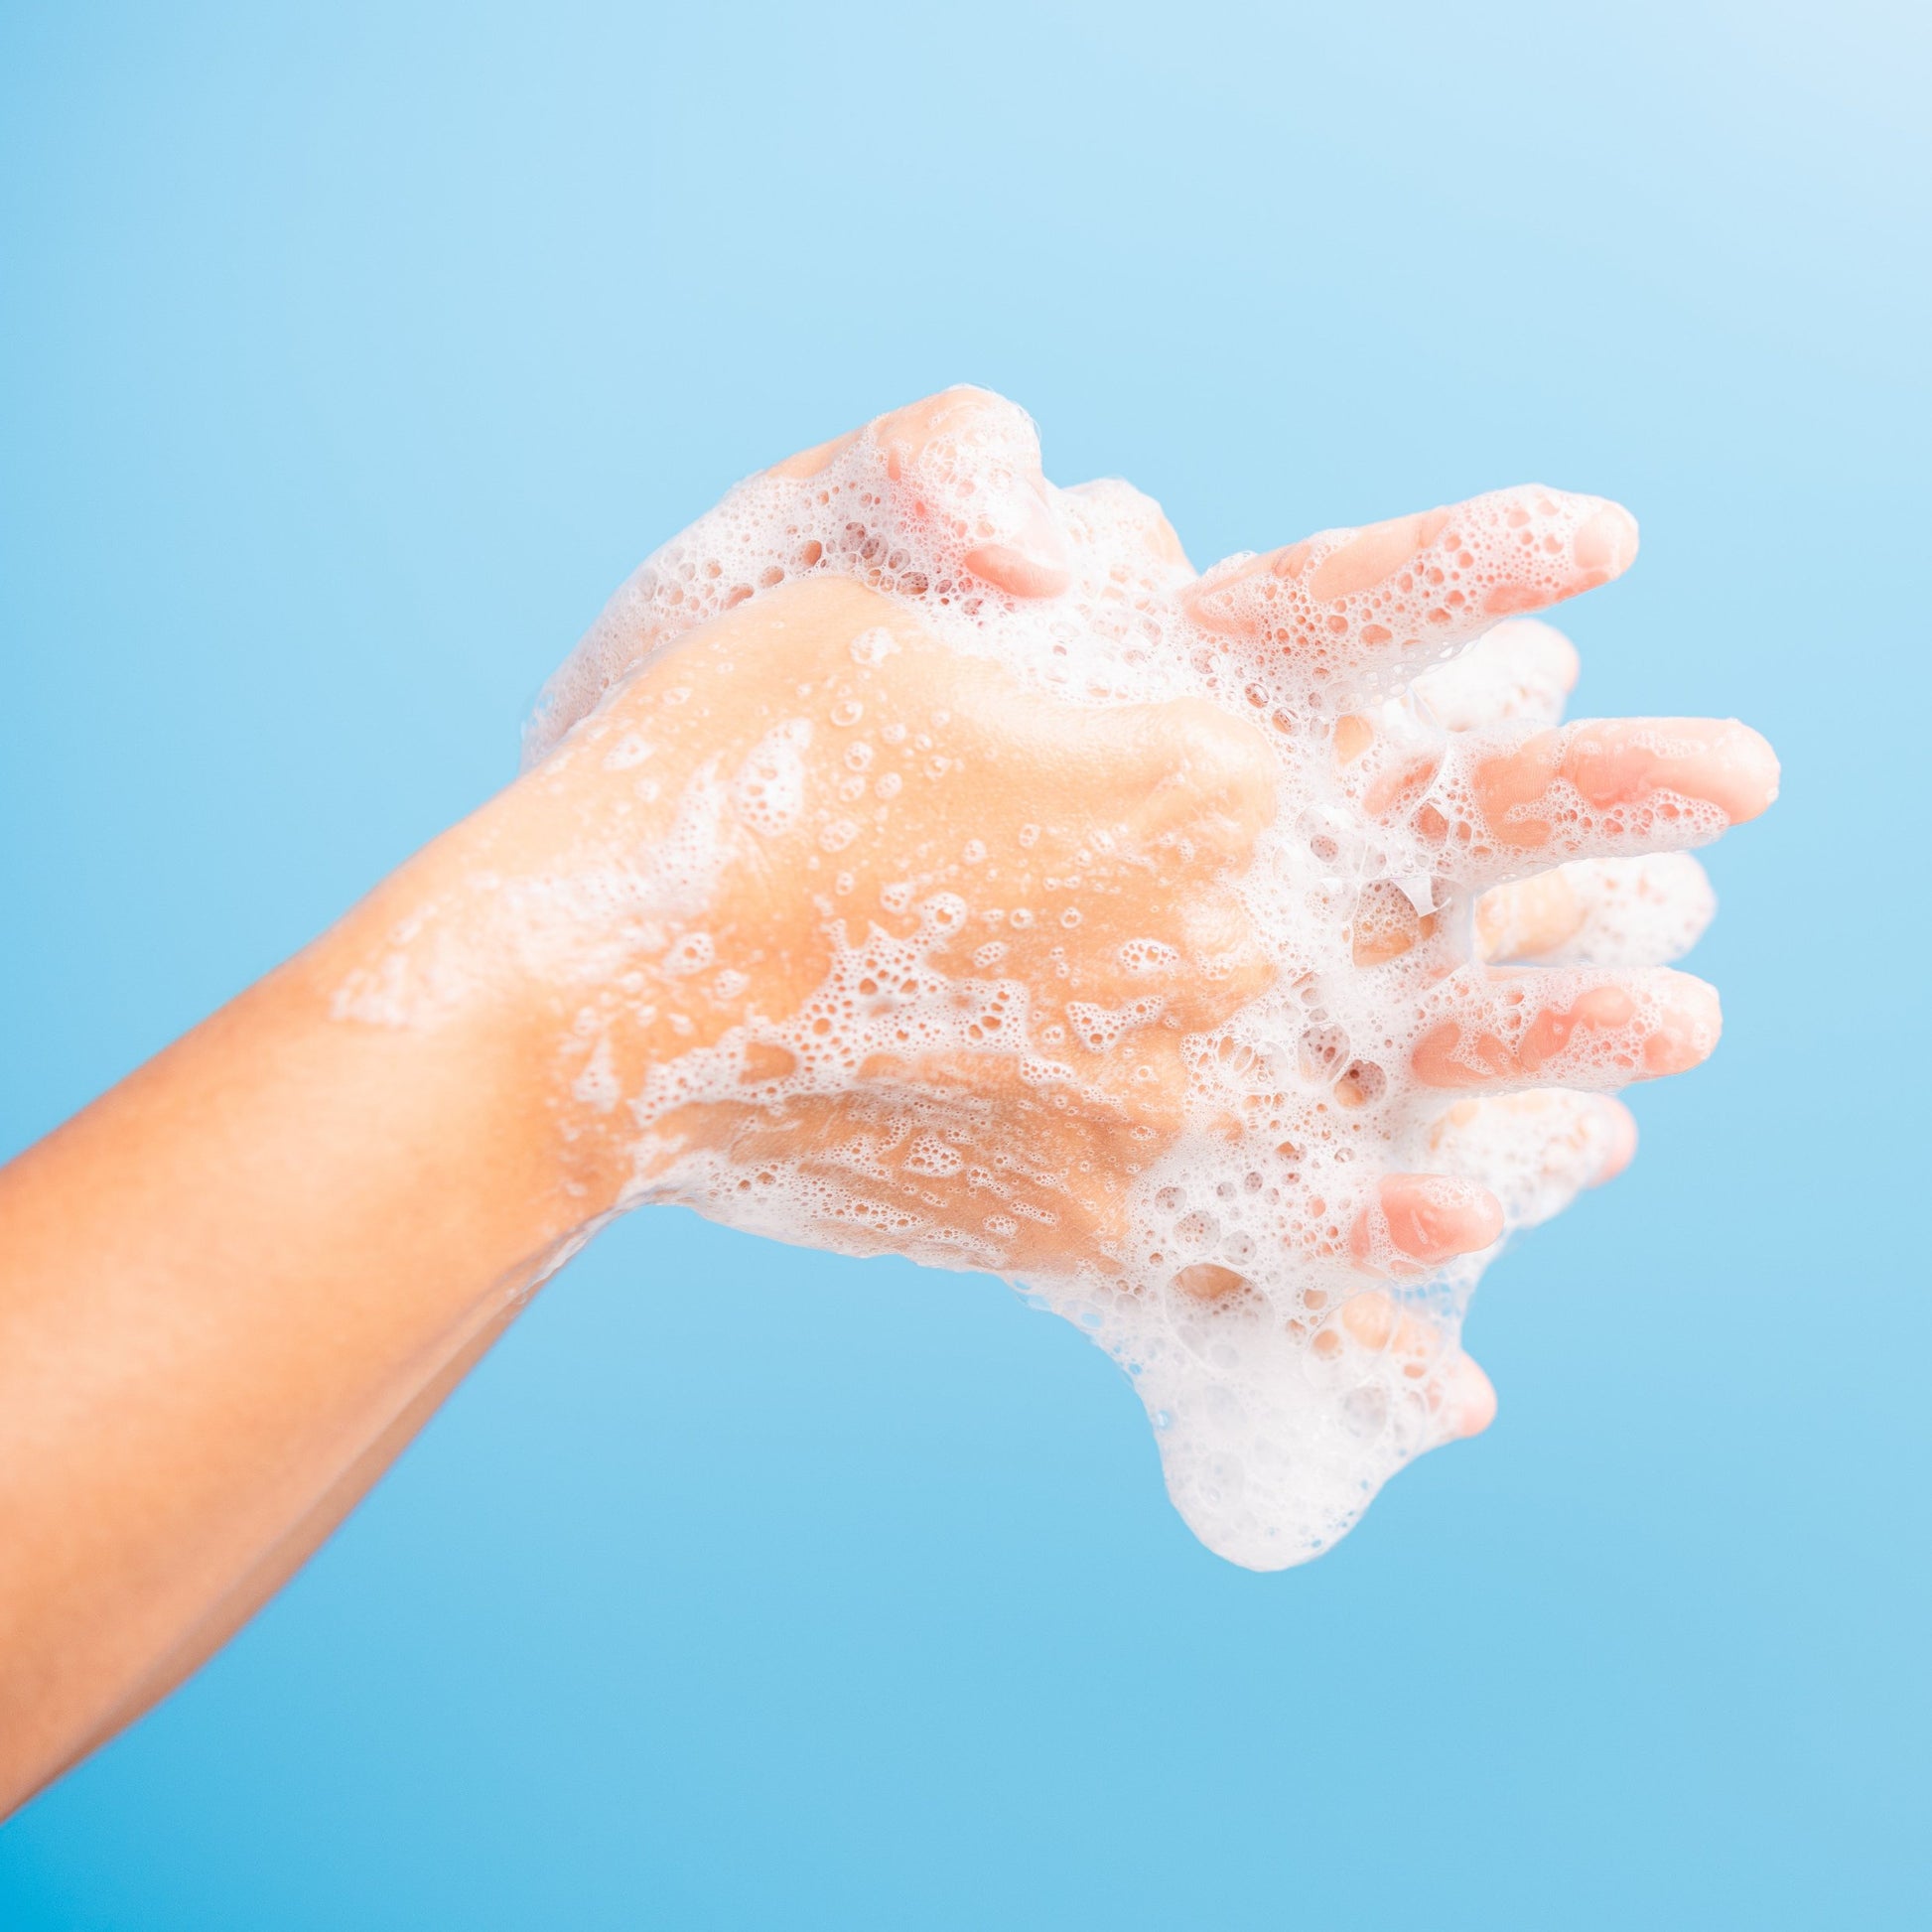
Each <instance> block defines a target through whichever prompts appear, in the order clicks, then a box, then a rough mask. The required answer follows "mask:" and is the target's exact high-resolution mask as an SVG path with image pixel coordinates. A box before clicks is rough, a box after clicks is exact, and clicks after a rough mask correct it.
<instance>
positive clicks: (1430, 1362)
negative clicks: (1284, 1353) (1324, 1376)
mask: <svg viewBox="0 0 1932 1932" xmlns="http://www.w3.org/2000/svg"><path fill="white" fill-rule="evenodd" d="M1309 1345H1310V1347H1311V1349H1312V1350H1313V1351H1314V1354H1315V1356H1316V1358H1317V1360H1325V1361H1328V1362H1333V1361H1336V1360H1337V1359H1338V1358H1345V1357H1346V1356H1347V1355H1348V1354H1350V1353H1358V1354H1362V1355H1369V1356H1379V1357H1382V1358H1383V1359H1384V1360H1385V1361H1386V1363H1387V1365H1388V1367H1390V1368H1392V1369H1393V1370H1394V1371H1395V1372H1396V1375H1397V1378H1398V1379H1399V1380H1400V1381H1402V1382H1406V1383H1408V1384H1410V1385H1411V1386H1412V1387H1414V1388H1416V1389H1417V1390H1418V1392H1419V1393H1420V1394H1421V1396H1422V1398H1423V1400H1424V1402H1425V1403H1426V1404H1427V1405H1428V1407H1429V1409H1430V1410H1431V1412H1432V1413H1433V1416H1434V1419H1435V1423H1436V1429H1435V1432H1434V1441H1435V1442H1437V1443H1444V1442H1453V1441H1455V1440H1457V1439H1459V1438H1461V1437H1466V1436H1477V1435H1480V1434H1481V1433H1482V1431H1483V1430H1485V1429H1487V1428H1488V1427H1489V1425H1490V1424H1491V1423H1492V1422H1493V1421H1494V1420H1495V1418H1496V1391H1495V1389H1494V1387H1493V1386H1492V1385H1491V1383H1490V1380H1489V1378H1488V1376H1486V1375H1485V1374H1483V1372H1482V1370H1481V1369H1480V1368H1478V1367H1477V1366H1476V1364H1475V1363H1474V1362H1473V1361H1472V1360H1471V1359H1470V1358H1469V1357H1468V1356H1467V1355H1465V1354H1464V1353H1463V1352H1462V1350H1461V1349H1460V1348H1459V1347H1457V1346H1456V1345H1454V1344H1453V1343H1451V1342H1449V1340H1448V1337H1447V1336H1446V1335H1445V1333H1444V1331H1443V1330H1442V1329H1441V1328H1440V1327H1439V1326H1438V1325H1437V1324H1436V1323H1435V1322H1434V1321H1433V1320H1431V1319H1430V1318H1429V1317H1428V1316H1427V1315H1425V1314H1422V1313H1419V1312H1416V1311H1411V1310H1407V1309H1403V1308H1400V1307H1398V1306H1397V1304H1396V1303H1395V1301H1394V1300H1393V1298H1391V1297H1390V1296H1388V1295H1385V1294H1384V1293H1382V1291H1381V1290H1380V1289H1370V1290H1369V1291H1367V1292H1366V1293H1365V1294H1361V1295H1357V1296H1353V1297H1351V1298H1350V1299H1349V1300H1348V1301H1346V1302H1344V1303H1343V1304H1342V1305H1341V1307H1340V1308H1339V1309H1337V1310H1336V1311H1335V1312H1334V1314H1333V1316H1332V1317H1331V1318H1330V1319H1329V1320H1327V1321H1325V1322H1324V1323H1323V1324H1322V1325H1321V1326H1320V1327H1319V1328H1317V1329H1316V1330H1315V1331H1314V1334H1313V1335H1312V1336H1311V1338H1310V1344H1309Z"/></svg>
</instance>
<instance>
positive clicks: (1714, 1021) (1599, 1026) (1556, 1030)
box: [1409, 967, 1723, 1092]
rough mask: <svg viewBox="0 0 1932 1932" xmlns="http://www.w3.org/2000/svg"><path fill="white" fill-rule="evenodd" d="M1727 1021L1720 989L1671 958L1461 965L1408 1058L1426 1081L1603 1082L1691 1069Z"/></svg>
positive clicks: (1430, 1005)
mask: <svg viewBox="0 0 1932 1932" xmlns="http://www.w3.org/2000/svg"><path fill="white" fill-rule="evenodd" d="M1478 970H1479V969H1478ZM1722 1029H1723V1017H1722V1013H1721V1010H1720V1008H1719V1005H1718V994H1717V989H1716V988H1715V987H1711V986H1707V985H1706V984H1705V982H1704V981H1703V980H1700V979H1694V978H1692V976H1691V975H1690V974H1689V973H1676V972H1672V971H1671V970H1670V969H1669V968H1668V967H1657V968H1653V969H1651V970H1648V971H1641V972H1627V973H1590V972H1576V971H1567V970H1547V971H1539V972H1520V971H1519V972H1495V971H1490V972H1488V973H1487V974H1486V975H1485V976H1484V977H1482V978H1480V979H1477V980H1474V981H1473V983H1472V982H1471V978H1470V975H1469V974H1467V973H1455V974H1453V975H1451V976H1450V977H1449V979H1446V980H1445V981H1443V982H1442V984H1441V985H1440V986H1438V987H1437V988H1435V989H1434V990H1433V991H1432V992H1431V994H1430V996H1429V999H1428V1001H1427V1003H1426V1010H1425V1013H1424V1016H1423V1024H1422V1028H1421V1031H1420V1033H1419V1035H1418V1037H1417V1039H1416V1042H1415V1044H1414V1045H1413V1046H1412V1047H1411V1049H1410V1055H1409V1058H1410V1064H1411V1065H1412V1066H1413V1067H1414V1068H1415V1071H1416V1073H1417V1075H1418V1077H1419V1078H1420V1079H1421V1080H1422V1081H1423V1083H1424V1084H1425V1085H1426V1086H1432V1087H1446V1088H1455V1087H1484V1088H1489V1089H1492V1090H1495V1091H1498V1092H1502V1091H1509V1090H1512V1089H1520V1088H1523V1087H1547V1086H1556V1087H1576V1088H1580V1089H1583V1090H1598V1091H1600V1090H1605V1089H1609V1088H1614V1087H1621V1086H1626V1085H1628V1084H1629V1083H1630V1082H1631V1081H1633V1080H1653V1079H1657V1078H1660V1077H1661V1076H1662V1075H1664V1074H1668V1073H1682V1072H1685V1071H1686V1070H1688V1069H1689V1068H1691V1067H1693V1066H1696V1065H1697V1064H1699V1062H1700V1061H1702V1060H1705V1059H1708V1058H1709V1057H1710V1055H1711V1051H1712V1049H1713V1048H1714V1047H1715V1046H1716V1045H1717V1043H1718V1035H1719V1034H1720V1032H1721V1031H1722Z"/></svg>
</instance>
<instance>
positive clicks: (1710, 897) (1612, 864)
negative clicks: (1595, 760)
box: [1476, 852, 1718, 966]
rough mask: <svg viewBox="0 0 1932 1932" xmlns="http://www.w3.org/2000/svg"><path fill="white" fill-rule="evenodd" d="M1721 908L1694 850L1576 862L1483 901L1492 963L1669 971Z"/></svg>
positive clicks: (1483, 945) (1480, 931)
mask: <svg viewBox="0 0 1932 1932" xmlns="http://www.w3.org/2000/svg"><path fill="white" fill-rule="evenodd" d="M1717 909H1718V896H1717V895H1716V894H1715V893H1714V892H1713V891H1712V890H1711V881H1710V879H1709V878H1708V877H1707V875H1706V873H1705V870H1704V868H1703V867H1702V866H1701V865H1699V864H1698V862H1697V861H1696V860H1695V859H1694V858H1692V857H1691V855H1690V854H1689V853H1688V852H1649V853H1644V854H1641V855H1640V856H1639V857H1637V858H1634V859H1573V860H1572V861H1571V862H1570V863H1569V864H1568V865H1563V866H1558V867H1556V868H1555V869H1554V870H1553V871H1551V872H1539V873H1534V874H1532V875H1531V876H1530V877H1529V878H1528V879H1519V880H1516V881H1515V882H1513V883H1512V884H1509V885H1505V886H1496V887H1492V888H1491V889H1490V891H1488V892H1486V893H1484V894H1483V896H1482V897H1481V898H1479V899H1478V900H1477V901H1476V944H1477V948H1478V950H1479V952H1480V954H1481V956H1482V958H1484V959H1519V960H1534V961H1535V962H1536V963H1538V964H1539V965H1546V966H1668V965H1669V964H1670V963H1671V961H1672V960H1674V959H1682V958H1683V957H1684V955H1685V954H1686V953H1687V952H1689V951H1690V950H1691V948H1692V947H1693V946H1694V945H1696V944H1697V942H1698V940H1699V939H1700V938H1702V937H1703V935H1704V930H1705V928H1706V927H1707V926H1708V925H1709V924H1710V923H1711V920H1712V917H1713V915H1714V914H1715V913H1716V911H1717Z"/></svg>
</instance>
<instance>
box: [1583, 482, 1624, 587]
mask: <svg viewBox="0 0 1932 1932" xmlns="http://www.w3.org/2000/svg"><path fill="white" fill-rule="evenodd" d="M1637 541H1638V537H1637V519H1636V518H1635V517H1634V516H1632V515H1631V514H1630V512H1629V511H1628V510H1627V509H1625V508H1624V507H1623V505H1622V504H1621V503H1608V502H1606V503H1604V504H1603V505H1602V507H1601V508H1600V509H1598V510H1597V511H1596V512H1595V513H1594V515H1592V516H1590V517H1588V518H1587V519H1586V520H1585V522H1584V524H1583V526H1582V527H1581V528H1580V529H1579V530H1578V532H1577V535H1576V538H1575V540H1574V542H1573V543H1572V545H1571V555H1572V556H1573V557H1575V558H1576V560H1577V567H1578V568H1579V569H1580V570H1582V571H1584V572H1586V573H1587V575H1588V576H1590V577H1591V578H1593V579H1594V580H1595V582H1597V583H1599V584H1600V583H1603V582H1606V581H1607V580H1608V579H1610V578H1612V577H1621V576H1622V575H1623V573H1624V572H1625V571H1626V570H1628V569H1629V568H1630V566H1631V565H1632V564H1633V563H1635V562H1636V560H1637Z"/></svg>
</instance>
